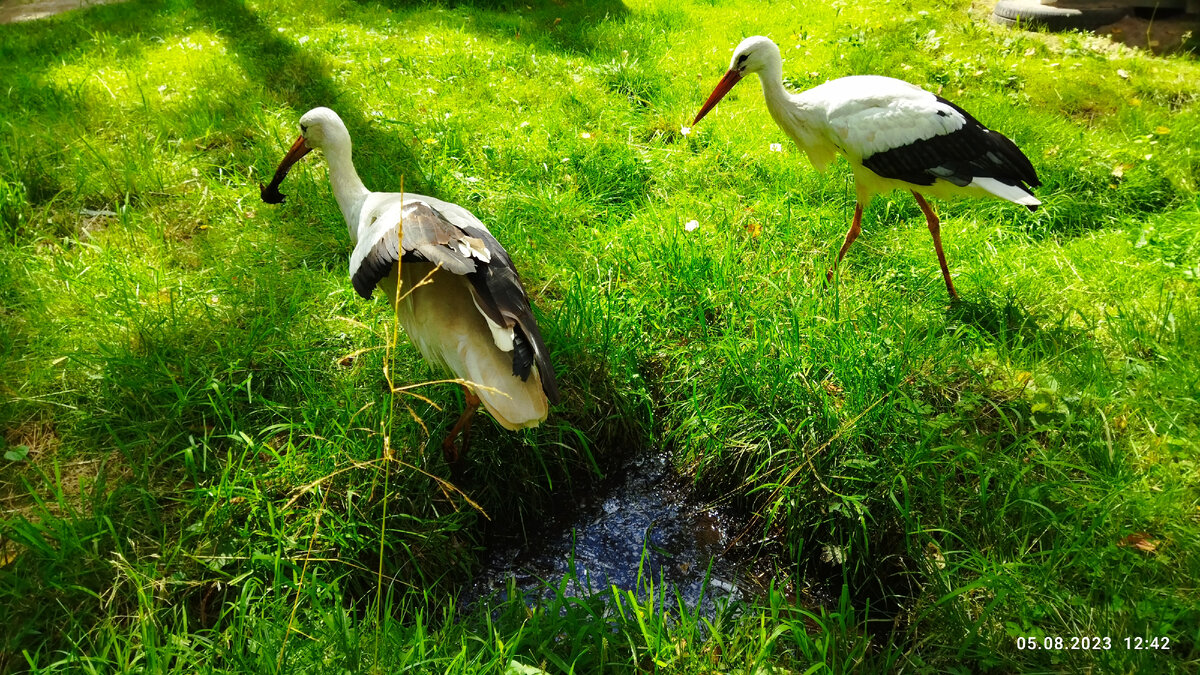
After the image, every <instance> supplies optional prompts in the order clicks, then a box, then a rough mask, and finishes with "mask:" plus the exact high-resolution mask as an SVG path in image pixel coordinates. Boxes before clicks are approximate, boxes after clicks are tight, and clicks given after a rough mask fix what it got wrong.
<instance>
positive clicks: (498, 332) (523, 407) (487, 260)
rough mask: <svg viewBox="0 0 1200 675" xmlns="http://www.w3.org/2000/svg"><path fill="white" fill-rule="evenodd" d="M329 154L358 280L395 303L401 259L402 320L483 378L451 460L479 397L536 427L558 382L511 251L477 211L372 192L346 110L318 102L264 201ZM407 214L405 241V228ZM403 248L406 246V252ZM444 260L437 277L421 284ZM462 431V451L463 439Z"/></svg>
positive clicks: (449, 447) (431, 346)
mask: <svg viewBox="0 0 1200 675" xmlns="http://www.w3.org/2000/svg"><path fill="white" fill-rule="evenodd" d="M314 148H320V149H321V150H323V151H324V152H325V158H326V161H327V162H328V164H329V182H330V183H331V184H332V186H333V196H334V198H336V199H337V203H338V206H339V207H341V210H342V215H343V216H344V217H345V219H346V226H347V227H349V229H350V239H351V241H352V242H353V243H354V252H353V253H351V255H350V279H351V281H352V282H353V284H354V290H356V291H358V294H359V295H361V296H362V297H363V298H366V299H370V297H371V292H372V291H373V290H374V289H375V287H376V285H378V286H379V287H380V288H381V289H382V290H383V291H384V293H385V295H386V296H387V298H388V301H389V302H391V303H392V305H393V306H395V304H396V292H397V291H396V262H397V260H402V261H403V265H401V277H402V281H403V283H402V284H401V287H402V288H403V289H405V292H408V290H409V289H413V290H412V291H411V292H409V293H408V295H407V296H406V297H405V298H404V299H403V301H401V302H400V306H399V308H398V313H399V318H400V324H401V325H403V326H404V331H405V332H406V333H408V336H409V338H410V339H412V341H413V343H414V344H415V345H416V347H417V349H418V350H420V352H421V355H422V356H424V357H425V360H426V361H428V362H429V363H430V364H432V365H434V366H435V367H442V368H444V369H446V370H449V371H450V372H451V373H453V374H454V376H455V377H457V378H459V379H462V380H466V381H468V382H471V383H474V384H478V385H481V388H480V389H479V390H478V391H472V388H470V387H467V386H465V385H464V386H463V392H464V394H465V396H466V401H467V405H466V409H465V410H463V413H462V416H461V417H459V419H458V422H457V423H456V424H455V425H454V427H453V428H452V429H451V430H450V433H449V434H448V435H447V436H446V438H445V440H444V441H443V442H442V452H443V453H444V454H445V457H446V461H447V463H449V464H451V466H455V465H458V463H459V462H460V461H461V460H462V458H463V457H464V456H465V455H466V452H467V446H468V442H469V440H470V431H471V419H472V417H473V416H474V414H475V411H476V410H477V409H478V407H479V404H480V402H482V403H483V407H484V408H486V409H487V411H488V412H489V413H491V414H492V417H494V418H496V421H497V422H499V423H500V426H502V427H504V428H505V429H511V430H516V429H522V428H526V427H536V426H537V425H538V424H539V423H540V422H541V421H542V420H544V419H546V415H547V414H548V412H549V404H550V403H558V385H557V383H556V382H555V379H554V368H553V367H552V366H551V365H550V360H549V356H548V354H547V352H546V345H545V343H543V342H542V335H541V332H540V331H539V330H538V325H537V321H536V320H535V319H534V317H533V311H532V310H531V309H530V306H529V298H528V297H527V296H526V295H525V289H524V287H522V286H521V279H520V277H519V276H518V275H517V270H516V267H514V266H513V262H512V259H511V258H509V256H508V252H507V251H505V250H504V247H503V246H501V245H500V242H498V241H496V238H495V237H493V236H492V235H491V233H490V232H488V229H487V227H486V226H485V225H484V224H483V223H482V222H480V221H479V219H478V218H476V217H475V216H474V215H472V214H471V212H470V211H467V210H466V209H464V208H463V207H461V206H459V205H457V204H451V203H449V202H444V201H442V200H440V199H434V198H433V197H426V196H424V195H418V194H413V193H399V192H371V191H370V190H367V188H366V187H364V186H363V182H362V180H360V179H359V177H358V172H357V171H355V170H354V162H353V161H352V159H351V153H350V133H349V132H348V131H347V130H346V125H345V124H344V123H343V122H342V120H341V118H340V117H338V115H337V113H335V112H333V111H332V110H330V109H329V108H313V109H312V110H309V111H308V112H306V113H304V116H303V117H301V118H300V137H299V138H297V139H296V142H295V143H294V144H292V147H291V149H290V150H289V151H288V153H287V156H285V157H284V158H283V161H282V162H280V164H279V168H278V169H276V170H275V176H274V178H273V179H272V180H271V183H270V184H269V185H267V186H266V187H261V186H260V190H261V196H262V200H263V201H265V202H267V203H269V204H279V203H282V202H283V200H284V198H285V196H284V195H283V194H280V192H279V184H280V183H282V182H283V179H284V178H285V177H286V176H287V172H288V170H289V169H291V166H292V164H294V163H295V162H296V161H297V160H299V159H300V158H301V157H304V156H305V155H307V154H308V153H309V152H310V151H311V150H313V149H314ZM401 219H403V237H404V239H403V241H402V242H401V241H397V240H398V237H397V232H396V226H397V223H399V222H401ZM401 249H402V250H401ZM438 264H440V265H441V269H439V270H437V271H436V272H434V274H433V276H432V277H431V282H432V283H428V284H424V285H421V286H417V283H418V282H420V281H421V280H422V279H424V278H425V277H426V275H428V274H429V273H430V272H431V271H433V270H434V267H435V266H436V265H438ZM459 434H461V435H462V446H461V450H459V449H457V448H455V445H454V439H455V437H456V436H458V435H459Z"/></svg>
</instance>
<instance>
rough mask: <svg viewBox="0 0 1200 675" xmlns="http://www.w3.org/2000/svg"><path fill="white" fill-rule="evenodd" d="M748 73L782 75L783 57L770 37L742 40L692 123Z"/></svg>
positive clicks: (766, 75)
mask: <svg viewBox="0 0 1200 675" xmlns="http://www.w3.org/2000/svg"><path fill="white" fill-rule="evenodd" d="M748 73H758V76H759V77H770V78H782V77H783V59H782V57H780V55H779V47H777V46H775V43H774V42H771V39H770V38H765V37H763V36H761V35H756V36H754V37H748V38H746V39H745V40H742V42H741V44H739V45H738V46H737V49H735V50H733V58H732V59H730V61H729V70H727V71H725V76H724V77H722V78H721V81H720V82H718V83H717V86H716V88H715V89H713V93H712V94H711V95H709V97H708V100H707V101H705V102H704V105H703V106H702V107H701V108H700V112H698V113H696V119H694V120H692V124H695V123H697V122H699V121H700V120H701V119H702V118H703V117H704V116H705V115H707V114H708V111H709V110H712V109H713V108H714V107H715V106H716V105H717V103H718V102H719V101H720V100H721V99H722V98H724V97H725V94H728V93H729V90H730V89H733V85H735V84H737V83H738V82H740V81H741V79H742V78H743V77H745V76H746V75H747V74H748Z"/></svg>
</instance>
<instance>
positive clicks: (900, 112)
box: [759, 75, 1041, 206]
mask: <svg viewBox="0 0 1200 675" xmlns="http://www.w3.org/2000/svg"><path fill="white" fill-rule="evenodd" d="M759 81H760V82H761V83H762V88H763V97H764V98H765V99H766V103H767V110H769V111H770V113H771V117H772V118H773V119H774V120H775V123H776V124H778V125H779V128H780V129H782V130H783V131H784V132H785V133H786V134H787V135H788V137H790V138H791V139H792V140H793V141H794V142H795V143H796V145H797V146H799V147H800V148H801V149H802V150H804V152H805V154H806V155H808V159H809V160H810V161H811V162H812V163H813V166H815V167H816V168H817V170H818V171H824V170H825V169H826V168H827V167H828V166H829V164H830V163H831V162H833V160H834V159H836V158H837V156H838V155H842V156H844V157H845V158H846V161H847V162H849V164H850V169H851V170H852V171H853V172H854V185H855V192H856V193H857V197H858V200H859V201H860V202H862V203H863V204H864V205H865V204H866V203H868V202H869V201H870V200H871V198H872V197H874V196H875V195H878V194H883V193H886V192H891V191H892V190H912V189H914V187H917V189H919V190H920V191H921V192H923V193H925V194H928V195H930V196H933V197H938V198H943V199H945V198H951V197H999V198H1001V199H1007V200H1008V201H1011V202H1014V203H1016V204H1021V205H1024V206H1037V205H1038V204H1041V202H1040V201H1038V200H1037V199H1036V198H1035V197H1033V196H1032V195H1030V194H1029V193H1028V192H1027V191H1026V190H1023V189H1021V188H1019V187H1014V186H1012V185H1006V184H1004V183H1001V182H1000V181H997V180H996V179H994V178H990V177H986V176H972V177H971V181H970V182H969V183H967V184H966V185H956V184H955V183H952V182H950V181H947V180H945V179H936V180H934V182H933V183H932V184H931V185H920V186H915V185H914V184H913V183H910V182H908V181H904V180H899V179H895V178H887V177H884V176H881V175H879V174H878V173H876V172H874V171H872V170H871V169H868V168H866V167H865V166H864V165H863V160H864V159H867V158H870V157H872V156H874V155H877V154H879V153H884V152H888V151H891V150H896V149H898V148H903V147H905V146H910V145H912V144H914V143H918V142H920V141H925V140H928V139H931V138H936V137H939V136H941V137H945V136H947V135H949V134H952V133H954V132H956V131H959V130H960V129H962V128H963V127H964V126H965V125H966V123H967V119H966V118H965V117H964V115H963V114H962V113H961V112H960V111H959V110H957V109H956V108H954V107H953V106H951V105H948V104H947V103H944V102H942V101H939V100H938V98H937V97H936V96H934V95H933V94H932V93H930V92H928V91H925V90H924V89H922V88H920V87H918V86H916V85H914V84H909V83H908V82H905V81H903V80H897V79H894V78H891V77H883V76H880V75H855V76H851V77H842V78H838V79H836V80H830V81H828V82H826V83H824V84H821V85H818V86H816V87H813V88H812V89H807V90H805V91H803V92H800V93H799V94H792V93H789V92H788V91H787V90H786V89H784V86H783V80H782V75H780V79H778V80H776V79H773V78H769V77H765V76H760V77H759Z"/></svg>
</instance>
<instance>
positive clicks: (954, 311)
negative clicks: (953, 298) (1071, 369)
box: [945, 295, 1091, 356]
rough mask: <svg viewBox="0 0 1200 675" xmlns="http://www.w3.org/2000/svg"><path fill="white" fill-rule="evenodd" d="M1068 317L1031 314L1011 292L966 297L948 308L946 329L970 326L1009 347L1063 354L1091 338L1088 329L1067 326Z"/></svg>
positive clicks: (1048, 353)
mask: <svg viewBox="0 0 1200 675" xmlns="http://www.w3.org/2000/svg"><path fill="white" fill-rule="evenodd" d="M1065 316H1066V315H1064V317H1063V318H1060V319H1059V320H1058V321H1057V322H1053V323H1052V322H1050V321H1047V320H1046V319H1045V318H1039V317H1037V316H1035V315H1034V314H1032V313H1031V312H1030V311H1029V310H1028V308H1026V307H1024V306H1023V305H1021V304H1020V303H1019V302H1018V301H1017V300H1016V298H1014V297H1013V296H1012V295H1007V296H1005V298H1004V299H1003V301H1000V300H998V299H996V298H991V297H983V298H982V299H963V300H959V301H957V302H954V303H951V304H950V306H949V307H947V308H946V312H945V318H946V329H947V330H948V331H953V330H954V329H956V328H957V327H959V326H969V327H971V328H973V329H975V330H977V331H979V332H980V333H983V334H985V335H988V336H990V337H991V338H992V339H993V340H995V341H996V342H997V343H999V344H1000V345H1003V346H1004V347H1005V348H1008V349H1016V348H1022V349H1032V350H1034V352H1035V353H1037V354H1039V355H1042V356H1050V355H1055V354H1061V353H1063V352H1065V351H1068V350H1071V349H1073V348H1075V347H1078V346H1079V345H1081V344H1084V343H1086V342H1088V341H1090V340H1091V338H1090V337H1089V336H1088V335H1087V332H1086V331H1084V330H1082V329H1079V328H1075V327H1071V326H1068V325H1067V322H1066V319H1065Z"/></svg>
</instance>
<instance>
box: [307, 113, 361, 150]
mask: <svg viewBox="0 0 1200 675" xmlns="http://www.w3.org/2000/svg"><path fill="white" fill-rule="evenodd" d="M300 136H301V137H302V138H303V139H304V143H305V145H307V146H308V147H309V148H310V149H317V148H320V149H323V150H326V151H328V150H329V149H330V148H333V147H338V148H340V147H341V146H343V145H345V146H347V147H348V146H349V145H350V132H349V131H347V130H346V124H345V123H344V122H342V118H340V117H338V114H337V113H335V112H333V111H332V110H330V109H329V108H313V109H312V110H309V111H308V112H306V113H304V114H303V115H302V116H301V117H300Z"/></svg>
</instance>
